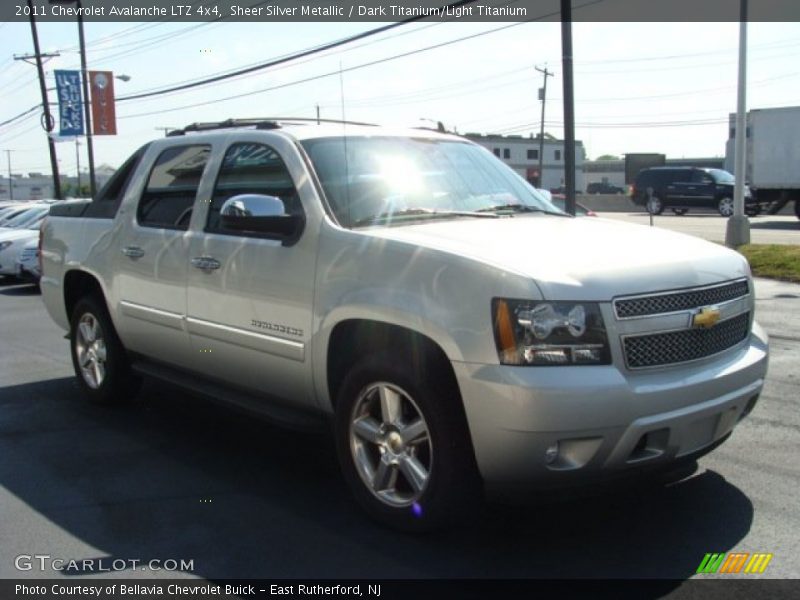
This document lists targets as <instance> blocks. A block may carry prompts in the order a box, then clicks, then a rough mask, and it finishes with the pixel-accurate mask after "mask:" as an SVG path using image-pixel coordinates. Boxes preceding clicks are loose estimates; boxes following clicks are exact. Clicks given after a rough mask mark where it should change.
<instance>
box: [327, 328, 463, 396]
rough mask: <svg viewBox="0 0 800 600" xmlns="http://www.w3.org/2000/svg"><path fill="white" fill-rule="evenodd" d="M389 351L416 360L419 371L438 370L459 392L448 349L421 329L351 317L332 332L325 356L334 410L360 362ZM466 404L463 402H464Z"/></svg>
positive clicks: (328, 392)
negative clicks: (351, 369)
mask: <svg viewBox="0 0 800 600" xmlns="http://www.w3.org/2000/svg"><path fill="white" fill-rule="evenodd" d="M387 349H389V350H391V351H392V352H393V353H396V354H397V356H398V358H400V357H403V358H404V359H408V360H411V361H413V364H414V366H415V368H417V369H419V370H420V372H425V371H429V370H430V369H435V372H436V373H437V376H441V377H442V378H443V380H444V381H445V382H446V383H447V384H448V385H451V386H453V390H454V391H456V392H458V393H459V402H461V395H460V390H459V387H458V381H457V379H456V375H455V371H454V370H453V366H452V364H451V362H450V358H449V357H448V355H447V353H446V352H445V350H444V349H443V348H442V346H441V345H440V344H439V343H437V342H436V341H435V340H434V339H433V338H431V337H430V336H428V335H426V334H424V333H421V332H420V331H418V330H415V329H412V328H409V327H406V326H403V325H399V324H396V323H392V322H389V321H383V320H378V319H373V318H349V319H344V320H341V321H339V322H338V323H336V325H334V326H333V328H332V329H331V331H330V335H329V337H328V344H327V348H326V353H325V369H324V373H325V386H324V391H325V392H326V395H327V397H328V401H329V403H330V407H331V409H333V408H334V407H335V403H336V397H337V395H338V393H339V390H340V388H341V385H342V382H343V381H344V378H345V376H346V374H347V372H348V371H349V369H350V368H352V367H353V366H354V365H355V364H356V362H358V360H360V359H361V358H363V357H364V356H368V355H370V354H374V353H377V352H385V351H386V350H387ZM462 405H463V403H462Z"/></svg>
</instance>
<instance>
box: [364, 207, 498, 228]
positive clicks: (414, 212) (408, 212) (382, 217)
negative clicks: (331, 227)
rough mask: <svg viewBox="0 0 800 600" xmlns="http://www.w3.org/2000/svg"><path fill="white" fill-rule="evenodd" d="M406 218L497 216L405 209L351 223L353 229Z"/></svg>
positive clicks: (468, 211) (472, 212) (458, 211)
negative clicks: (396, 218)
mask: <svg viewBox="0 0 800 600" xmlns="http://www.w3.org/2000/svg"><path fill="white" fill-rule="evenodd" d="M406 216H431V217H478V218H482V219H486V218H489V219H496V218H498V217H499V215H496V214H487V213H485V212H479V211H472V210H434V209H432V208H406V209H405V210H392V211H386V212H383V213H380V214H377V215H372V216H369V217H364V218H363V219H359V220H358V221H356V222H355V223H353V225H352V226H353V227H358V226H360V225H369V224H370V223H375V222H376V221H383V220H387V219H391V218H392V217H406Z"/></svg>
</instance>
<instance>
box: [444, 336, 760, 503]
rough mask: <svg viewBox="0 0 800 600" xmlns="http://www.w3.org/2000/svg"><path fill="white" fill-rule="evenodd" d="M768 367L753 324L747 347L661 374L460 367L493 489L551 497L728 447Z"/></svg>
mask: <svg viewBox="0 0 800 600" xmlns="http://www.w3.org/2000/svg"><path fill="white" fill-rule="evenodd" d="M767 361H768V341H767V336H766V333H765V332H764V331H763V329H762V328H761V327H760V326H759V325H758V324H756V323H753V328H752V331H751V333H750V336H749V337H748V339H747V340H746V341H745V342H744V343H742V344H739V345H737V346H736V347H734V348H731V349H730V350H728V351H726V352H724V353H722V354H720V355H717V356H714V357H711V358H709V359H707V360H703V361H697V362H694V363H689V364H683V365H676V366H671V367H665V368H661V369H653V370H645V371H639V372H634V371H628V370H626V369H624V368H622V367H618V366H615V365H609V366H580V367H511V366H502V365H479V364H470V363H455V364H454V368H455V373H456V377H457V379H458V383H459V386H460V390H461V395H462V398H463V401H464V408H465V411H466V415H467V420H468V423H469V427H470V434H471V436H472V442H473V448H474V450H475V458H476V460H477V464H478V468H479V470H480V472H481V475H482V476H483V479H484V482H485V483H486V484H487V486H488V487H494V486H504V485H520V484H524V485H527V484H531V485H533V486H535V487H543V488H553V487H567V486H571V485H575V484H579V485H582V484H584V483H586V484H589V483H593V482H597V481H598V480H600V481H601V480H603V479H606V478H609V477H611V476H614V475H620V474H623V473H624V472H625V471H634V470H636V469H639V468H650V467H654V468H658V467H659V466H663V467H668V466H669V465H670V464H672V463H674V462H675V461H676V460H677V459H680V458H681V457H687V456H689V455H693V454H696V453H698V452H700V451H702V450H703V449H704V448H707V447H709V446H711V445H713V444H714V443H715V442H717V441H719V440H722V438H724V437H725V436H726V435H728V434H729V433H731V431H732V430H733V428H734V427H735V426H736V424H737V423H738V422H739V420H741V418H743V416H745V415H746V414H747V413H749V411H750V410H752V408H753V406H754V404H755V402H756V400H757V398H758V395H759V393H760V392H761V389H762V387H763V384H764V377H765V376H766V372H767Z"/></svg>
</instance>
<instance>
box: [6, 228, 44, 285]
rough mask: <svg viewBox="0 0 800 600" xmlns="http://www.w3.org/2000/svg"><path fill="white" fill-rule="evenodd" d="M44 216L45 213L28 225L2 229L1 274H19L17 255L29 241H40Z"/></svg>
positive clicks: (11, 275)
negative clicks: (40, 229) (40, 230)
mask: <svg viewBox="0 0 800 600" xmlns="http://www.w3.org/2000/svg"><path fill="white" fill-rule="evenodd" d="M43 218H44V215H41V216H40V217H39V219H38V220H35V221H33V222H31V223H29V224H28V225H27V226H26V227H18V228H15V229H0V275H6V276H10V277H13V276H15V275H17V264H16V263H17V257H18V256H19V253H20V251H21V250H22V249H23V248H24V247H25V245H26V244H27V243H28V242H29V241H31V240H33V241H35V242H38V240H39V226H40V225H41V222H42V219H43Z"/></svg>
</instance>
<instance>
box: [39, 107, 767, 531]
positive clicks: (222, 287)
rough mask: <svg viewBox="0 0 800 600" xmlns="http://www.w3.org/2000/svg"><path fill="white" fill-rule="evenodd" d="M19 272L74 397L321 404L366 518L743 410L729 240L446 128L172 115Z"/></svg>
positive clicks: (675, 441) (753, 348)
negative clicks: (153, 395) (155, 389)
mask: <svg viewBox="0 0 800 600" xmlns="http://www.w3.org/2000/svg"><path fill="white" fill-rule="evenodd" d="M41 242H42V250H41V259H42V270H43V274H42V279H41V288H42V295H43V298H44V302H45V304H46V306H47V310H48V311H49V313H50V315H51V316H52V317H53V319H55V321H56V322H57V323H58V324H59V325H60V326H61V327H63V328H64V329H66V330H68V331H69V337H70V340H71V350H72V359H73V363H74V366H75V372H76V375H77V380H78V382H79V384H80V386H81V387H82V388H83V390H84V391H85V393H86V394H87V395H88V396H89V398H91V399H92V400H94V401H97V402H116V401H120V400H124V399H126V398H130V397H131V396H133V395H134V394H135V393H136V391H137V385H138V382H139V381H140V377H141V375H148V376H154V377H157V378H161V379H164V380H168V381H171V382H173V383H177V384H179V385H182V386H185V387H186V388H189V389H190V390H194V391H195V392H197V393H199V394H205V395H207V396H210V397H214V398H217V399H221V400H223V401H226V402H230V403H233V404H236V405H238V406H240V407H243V408H246V409H249V410H256V411H259V412H260V413H262V414H264V415H267V416H270V417H272V418H273V419H276V420H278V421H281V422H283V423H285V424H289V425H293V426H306V425H310V424H313V423H315V422H318V421H319V420H327V421H329V422H332V423H333V426H334V431H335V444H336V450H337V454H338V457H339V460H340V463H341V467H342V471H343V473H344V476H345V479H346V480H347V482H348V484H349V486H350V487H351V489H352V491H353V493H354V495H355V497H356V499H357V500H358V501H359V502H360V504H361V505H362V506H363V507H364V508H365V509H366V510H367V511H368V512H369V513H370V514H371V515H372V516H373V517H375V518H377V519H379V520H381V521H383V522H384V523H387V524H389V525H391V526H394V527H397V528H402V529H406V530H420V529H426V528H430V527H434V526H438V525H441V524H442V523H444V522H447V521H448V520H450V519H451V518H452V517H453V516H455V515H458V514H460V513H461V511H462V510H463V509H465V507H467V506H470V505H471V504H472V503H473V501H474V500H475V499H476V498H479V497H480V496H481V493H482V492H483V491H485V490H489V491H494V490H497V491H500V490H516V489H520V490H521V489H528V488H530V489H534V490H537V489H543V488H564V487H571V486H581V485H584V484H588V483H590V482H597V481H609V480H612V481H613V480H614V479H615V478H616V477H617V476H624V475H626V474H628V475H630V474H637V475H638V474H639V473H642V472H644V471H654V472H655V471H659V470H665V469H670V468H673V467H674V466H675V465H677V464H681V463H682V462H683V461H691V460H694V459H695V458H696V457H698V456H700V455H701V454H704V453H705V452H708V451H709V450H711V449H713V448H714V447H716V446H717V445H718V444H719V443H721V442H722V441H724V440H725V439H726V438H727V437H728V436H729V435H730V433H731V431H732V430H733V428H734V427H735V426H736V424H737V423H738V422H739V421H740V420H741V419H742V418H743V417H745V416H746V415H747V414H748V413H749V412H750V411H751V410H752V409H753V406H754V405H755V403H756V401H757V399H758V396H759V393H760V391H761V389H762V386H763V383H764V377H765V374H766V370H767V356H768V344H767V336H766V335H765V333H764V331H763V330H762V329H761V327H759V326H758V324H757V323H756V322H755V321H754V319H753V311H754V292H753V282H752V279H751V275H750V270H749V267H748V264H747V262H746V261H745V260H744V259H743V258H742V257H741V256H740V255H739V254H737V253H736V252H733V251H731V250H728V249H726V248H724V247H722V246H719V245H716V244H712V243H708V242H705V241H702V240H700V239H697V238H694V237H688V236H684V235H679V234H675V233H671V232H667V231H664V230H662V229H657V228H648V227H643V226H638V225H629V224H623V223H620V222H612V221H607V220H603V219H596V218H575V217H571V216H568V215H566V214H564V213H563V212H561V211H559V210H558V209H557V208H555V207H554V206H553V205H552V204H550V203H549V201H548V200H547V199H546V198H545V197H544V196H543V195H541V194H539V193H538V192H537V191H536V190H535V189H533V188H532V187H530V186H529V185H528V184H527V183H526V182H525V181H524V180H523V179H522V178H520V177H519V176H518V175H517V174H516V173H514V172H513V171H512V170H511V169H509V168H508V167H506V166H505V165H504V164H503V163H502V162H500V161H499V160H497V159H496V158H495V157H494V156H493V155H492V154H491V153H490V152H487V151H486V150H484V149H482V148H481V147H479V146H476V145H474V144H472V143H470V142H468V141H466V140H464V139H461V138H459V137H456V136H452V135H447V134H442V133H436V132H431V131H425V130H416V129H415V130H394V129H386V128H381V127H370V126H363V125H355V124H346V123H328V124H321V125H319V124H312V123H309V124H303V123H300V122H279V121H252V122H251V121H229V122H222V123H216V124H195V125H194V126H189V127H187V128H185V129H183V130H179V131H177V132H174V133H173V134H171V135H170V136H169V137H167V138H164V139H159V140H157V141H153V142H152V143H149V144H147V145H146V146H144V147H142V148H140V149H139V150H138V151H137V152H135V153H134V154H133V156H131V157H130V159H129V160H128V161H127V162H126V163H125V164H124V165H123V166H122V167H120V169H119V170H118V171H117V173H116V175H115V176H114V177H113V178H112V179H111V180H110V181H109V183H108V184H107V185H106V186H105V188H104V189H103V190H101V192H100V193H99V194H98V196H97V197H96V198H95V199H94V200H93V201H92V202H83V203H80V202H79V203H67V204H65V205H63V206H59V207H56V208H53V209H51V212H50V215H49V216H48V218H47V219H46V221H45V224H44V225H43V227H42V240H41Z"/></svg>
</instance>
